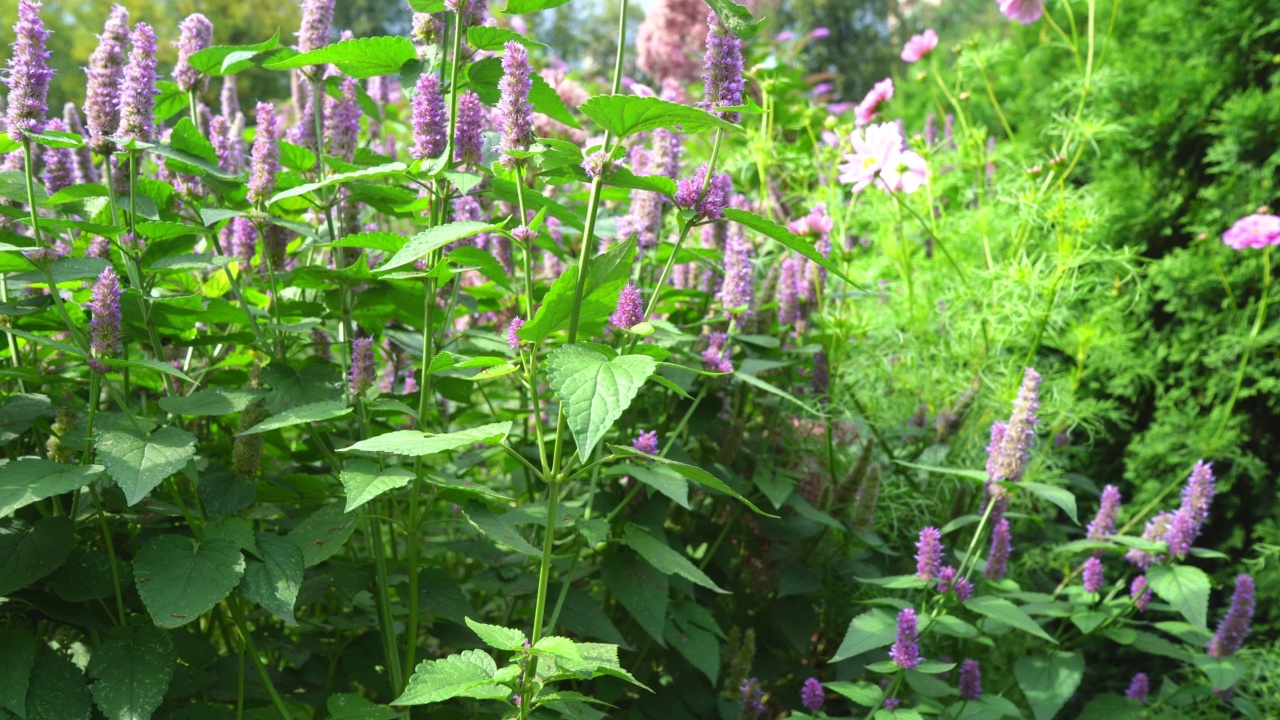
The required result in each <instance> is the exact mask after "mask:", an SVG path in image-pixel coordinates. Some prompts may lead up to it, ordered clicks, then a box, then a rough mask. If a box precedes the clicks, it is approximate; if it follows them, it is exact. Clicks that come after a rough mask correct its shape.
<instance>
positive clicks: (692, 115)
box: [579, 95, 738, 137]
mask: <svg viewBox="0 0 1280 720" xmlns="http://www.w3.org/2000/svg"><path fill="white" fill-rule="evenodd" d="M579 109H580V110H582V114H583V115H586V116H587V117H589V118H591V119H592V120H593V121H594V122H595V124H596V125H599V126H600V127H601V128H603V129H605V130H608V131H609V132H611V133H613V134H614V135H617V136H618V137H627V136H628V135H634V134H636V133H642V132H649V131H651V130H658V129H666V130H673V131H675V132H680V133H698V132H702V131H703V130H709V129H716V128H719V129H722V130H737V129H738V126H737V125H734V124H733V123H731V122H728V121H727V120H722V119H720V118H719V117H718V116H716V115H714V114H712V113H709V112H707V111H706V110H702V109H699V108H696V107H692V106H690V105H681V104H679V103H673V102H668V101H666V100H660V99H658V98H656V97H640V96H639V95H597V96H595V97H593V98H591V99H590V100H587V101H586V102H585V103H583V104H582V106H581V108H579Z"/></svg>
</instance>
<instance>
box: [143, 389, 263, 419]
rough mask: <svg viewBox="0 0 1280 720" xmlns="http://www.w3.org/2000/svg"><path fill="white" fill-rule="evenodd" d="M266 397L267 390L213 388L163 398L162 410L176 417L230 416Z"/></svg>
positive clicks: (161, 400)
mask: <svg viewBox="0 0 1280 720" xmlns="http://www.w3.org/2000/svg"><path fill="white" fill-rule="evenodd" d="M266 396H267V392H266V391H265V390H243V389H240V388H224V387H211V388H207V389H204V390H197V391H196V392H193V393H191V394H190V395H177V396H173V397H162V398H160V409H162V410H164V411H165V412H167V413H173V414H174V415H193V416H197V417H203V416H209V415H214V416H219V415H229V414H231V413H237V412H240V411H241V410H244V409H245V408H247V407H249V406H250V405H252V404H254V403H255V402H257V401H259V400H261V399H262V398H264V397H266Z"/></svg>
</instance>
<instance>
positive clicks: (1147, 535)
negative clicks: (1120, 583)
mask: <svg viewBox="0 0 1280 720" xmlns="http://www.w3.org/2000/svg"><path fill="white" fill-rule="evenodd" d="M1174 517H1176V515H1175V514H1174V513H1170V512H1162V513H1157V514H1156V515H1155V516H1154V517H1152V518H1151V519H1150V520H1148V521H1147V525H1146V527H1144V528H1143V529H1142V539H1143V540H1150V541H1152V542H1160V541H1161V540H1164V539H1165V538H1166V537H1167V536H1168V534H1169V528H1170V527H1171V526H1172V525H1173V520H1174ZM1124 559H1125V560H1128V561H1129V563H1130V564H1132V565H1136V566H1138V567H1139V568H1141V569H1143V570H1146V569H1147V568H1149V567H1151V566H1152V565H1154V564H1155V563H1158V562H1160V561H1161V560H1164V556H1163V555H1152V554H1151V553H1148V552H1146V551H1145V550H1139V549H1137V548H1130V549H1129V551H1128V552H1126V553H1125V554H1124Z"/></svg>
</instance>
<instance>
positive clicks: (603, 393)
mask: <svg viewBox="0 0 1280 720" xmlns="http://www.w3.org/2000/svg"><path fill="white" fill-rule="evenodd" d="M656 368H657V363H655V362H654V361H653V358H651V357H648V356H645V355H621V356H619V357H615V358H612V359H610V358H607V357H605V356H604V355H603V354H601V353H600V352H598V351H596V350H593V349H591V348H589V347H586V346H585V345H566V346H564V347H561V348H558V349H556V350H555V351H554V352H552V353H551V355H550V356H549V357H548V358H547V374H548V376H549V378H550V384H551V391H552V392H554V393H555V395H556V397H557V398H559V400H560V402H561V403H562V404H563V406H564V411H565V417H566V419H567V420H568V421H569V431H570V432H572V433H573V439H574V441H575V442H576V443H577V445H578V457H580V458H582V461H583V462H588V461H589V459H590V457H591V453H592V452H593V451H594V450H595V446H596V444H597V443H599V442H600V440H602V439H603V438H604V436H605V433H607V432H608V431H609V429H610V428H612V427H613V424H614V423H615V422H616V421H617V420H618V418H620V417H622V413H623V412H625V411H626V409H627V408H628V407H630V406H631V401H632V400H633V399H635V396H636V394H637V393H639V392H640V388H642V387H644V381H645V380H646V379H647V378H648V377H649V376H650V375H652V374H653V371H654V370H655V369H656Z"/></svg>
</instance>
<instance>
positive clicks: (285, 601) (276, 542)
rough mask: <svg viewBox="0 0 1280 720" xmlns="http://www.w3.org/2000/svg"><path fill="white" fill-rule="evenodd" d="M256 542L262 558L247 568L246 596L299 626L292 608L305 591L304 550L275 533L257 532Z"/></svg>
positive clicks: (244, 586) (250, 563)
mask: <svg viewBox="0 0 1280 720" xmlns="http://www.w3.org/2000/svg"><path fill="white" fill-rule="evenodd" d="M254 541H255V544H256V546H257V549H258V556H259V557H261V558H262V559H261V560H249V561H248V562H247V564H246V565H245V572H244V584H243V588H244V594H245V595H248V596H249V599H251V600H253V601H254V602H256V603H258V604H259V605H261V606H262V608H263V609H264V610H266V611H267V612H269V613H271V614H272V615H275V616H276V617H278V618H280V619H281V620H284V621H285V623H286V624H288V625H297V624H298V621H297V620H295V619H294V617H293V606H294V603H296V602H297V601H298V591H299V590H300V589H301V588H302V573H303V562H304V560H303V557H302V548H300V547H298V544H297V543H295V542H293V541H291V540H287V539H285V538H283V537H280V536H279V535H274V534H272V533H262V532H260V533H257V534H256V535H255V536H254Z"/></svg>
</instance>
